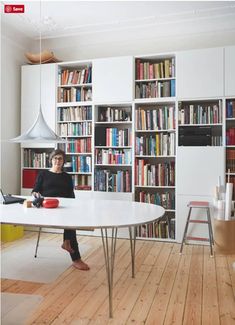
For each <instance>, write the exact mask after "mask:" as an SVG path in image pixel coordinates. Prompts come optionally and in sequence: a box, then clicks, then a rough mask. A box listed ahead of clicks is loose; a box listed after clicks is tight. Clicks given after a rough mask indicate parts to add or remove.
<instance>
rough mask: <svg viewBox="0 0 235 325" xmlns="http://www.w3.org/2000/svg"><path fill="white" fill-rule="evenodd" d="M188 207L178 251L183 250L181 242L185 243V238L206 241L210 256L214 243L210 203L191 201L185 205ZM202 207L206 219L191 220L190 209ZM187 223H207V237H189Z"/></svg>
mask: <svg viewBox="0 0 235 325" xmlns="http://www.w3.org/2000/svg"><path fill="white" fill-rule="evenodd" d="M187 206H188V207H189V213H188V218H187V221H186V225H185V229H184V235H183V240H182V243H181V247H180V253H182V251H183V244H184V243H186V240H198V241H208V242H210V250H211V256H213V248H212V245H213V244H214V238H213V232H212V225H211V216H210V204H209V202H207V201H191V202H189V204H188V205H187ZM195 208H196V209H204V210H205V211H206V215H207V220H197V219H196V220H195V219H194V220H193V219H190V216H191V212H192V209H195ZM189 223H204V224H208V232H209V238H201V237H191V236H187V231H188V226H189Z"/></svg>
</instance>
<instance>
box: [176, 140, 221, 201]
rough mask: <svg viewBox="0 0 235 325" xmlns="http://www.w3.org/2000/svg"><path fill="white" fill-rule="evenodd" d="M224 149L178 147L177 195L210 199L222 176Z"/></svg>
mask: <svg viewBox="0 0 235 325" xmlns="http://www.w3.org/2000/svg"><path fill="white" fill-rule="evenodd" d="M224 161H225V159H224V147H222V146H221V147H209V146H207V147H183V146H181V147H178V148H177V168H176V175H177V183H176V187H177V193H178V194H181V195H191V196H194V195H201V196H205V197H212V196H213V195H214V188H215V186H216V185H217V183H218V177H219V176H220V177H221V179H223V175H224Z"/></svg>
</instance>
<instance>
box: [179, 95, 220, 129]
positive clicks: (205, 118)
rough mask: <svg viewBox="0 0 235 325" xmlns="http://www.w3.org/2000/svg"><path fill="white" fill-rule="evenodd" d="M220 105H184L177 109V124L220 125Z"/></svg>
mask: <svg viewBox="0 0 235 325" xmlns="http://www.w3.org/2000/svg"><path fill="white" fill-rule="evenodd" d="M222 120H223V113H222V105H221V102H220V101H219V105H218V104H214V105H206V104H205V105H194V104H190V105H184V106H183V107H181V108H180V109H179V113H178V121H179V124H181V125H182V124H216V123H222Z"/></svg>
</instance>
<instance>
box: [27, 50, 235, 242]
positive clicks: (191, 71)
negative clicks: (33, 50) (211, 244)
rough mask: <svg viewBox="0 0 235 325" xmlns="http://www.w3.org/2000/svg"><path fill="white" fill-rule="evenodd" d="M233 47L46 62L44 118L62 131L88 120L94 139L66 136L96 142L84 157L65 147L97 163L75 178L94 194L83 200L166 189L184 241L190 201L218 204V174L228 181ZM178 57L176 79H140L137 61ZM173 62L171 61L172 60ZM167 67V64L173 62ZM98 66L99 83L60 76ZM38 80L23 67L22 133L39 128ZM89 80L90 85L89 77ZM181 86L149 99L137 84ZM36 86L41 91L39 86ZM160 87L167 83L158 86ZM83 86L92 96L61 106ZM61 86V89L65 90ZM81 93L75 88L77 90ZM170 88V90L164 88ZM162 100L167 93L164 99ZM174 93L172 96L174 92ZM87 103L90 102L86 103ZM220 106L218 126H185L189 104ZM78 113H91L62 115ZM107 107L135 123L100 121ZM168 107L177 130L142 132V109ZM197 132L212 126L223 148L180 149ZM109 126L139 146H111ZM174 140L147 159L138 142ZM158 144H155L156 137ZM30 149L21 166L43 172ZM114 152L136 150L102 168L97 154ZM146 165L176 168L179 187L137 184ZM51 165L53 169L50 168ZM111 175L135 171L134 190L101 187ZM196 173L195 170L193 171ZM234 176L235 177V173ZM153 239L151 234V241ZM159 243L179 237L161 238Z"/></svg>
mask: <svg viewBox="0 0 235 325" xmlns="http://www.w3.org/2000/svg"><path fill="white" fill-rule="evenodd" d="M234 48H235V47H234V46H231V47H226V48H214V49H213V48H211V49H201V50H190V51H181V52H176V53H165V54H156V55H155V54H153V55H140V56H136V57H132V56H128V57H116V58H102V59H95V60H83V61H74V62H62V63H58V64H48V65H43V66H42V68H43V76H42V78H43V80H45V83H43V85H42V88H43V89H42V93H43V96H42V97H43V107H42V108H43V113H44V115H45V117H46V120H47V122H48V123H49V125H50V127H51V128H52V129H54V130H56V131H57V130H58V129H59V128H61V127H63V125H65V126H64V127H65V128H66V127H68V128H69V127H71V125H74V124H75V123H77V125H79V124H80V125H81V124H84V125H85V124H88V123H89V127H90V130H89V134H88V133H86V132H83V133H82V134H70V133H65V134H64V135H63V136H64V138H66V139H67V140H69V142H70V143H71V142H72V141H74V142H75V141H90V151H89V152H87V151H82V150H80V151H79V152H78V151H76V150H74V151H71V150H70V149H68V148H65V151H66V154H67V160H68V161H71V159H72V157H75V158H74V159H77V160H78V159H83V158H84V157H88V159H90V161H91V165H90V166H91V167H90V170H89V171H88V172H87V171H86V172H81V171H76V170H74V171H71V170H68V172H69V173H71V175H72V176H73V177H77V178H78V180H79V179H82V182H84V183H89V186H90V188H91V190H82V191H78V190H75V193H76V196H77V197H79V198H82V199H86V198H87V199H89V198H92V197H96V198H100V199H119V200H139V198H138V195H139V193H140V192H141V191H142V192H144V191H145V192H146V193H149V195H154V194H156V193H158V194H159V195H162V194H164V193H166V192H168V193H172V195H174V201H175V202H174V208H172V207H170V208H169V207H167V208H166V213H167V215H169V216H170V217H171V219H173V218H174V217H175V237H176V238H175V240H176V241H180V240H181V237H182V232H183V228H184V222H185V220H184V218H185V217H186V216H185V213H186V215H187V208H185V204H186V203H187V201H189V200H191V199H196V198H200V199H204V200H209V201H211V202H212V197H213V187H214V186H215V185H216V184H217V180H218V176H221V177H222V178H223V176H224V178H225V175H226V173H227V171H226V164H225V151H226V149H227V150H228V149H231V150H232V149H234V148H235V144H234V145H233V144H226V141H225V136H226V128H227V127H229V126H230V125H232V127H234V121H235V117H228V118H226V115H225V108H226V104H227V102H228V101H229V100H231V99H234V98H235V89H234V85H235V82H234V75H235V73H234V59H233V58H234ZM172 58H174V60H173V61H174V62H173V63H174V71H175V72H174V75H172V76H163V77H162V76H160V77H155V76H154V77H150V76H145V77H141V78H139V76H137V75H136V72H135V70H136V64H135V63H136V61H137V60H140V61H141V62H143V63H149V64H159V63H161V62H162V63H163V66H164V64H165V63H164V62H165V60H171V59H172ZM168 63H169V62H168ZM168 63H167V64H166V65H168ZM89 67H92V80H91V82H87V83H83V82H76V83H74V84H73V83H69V84H66V83H65V82H59V81H58V75H60V74H61V71H63V70H66V69H67V70H69V71H73V70H79V69H80V70H82V69H86V68H89ZM37 77H39V66H24V67H22V102H21V106H22V123H21V127H22V132H23V131H25V130H26V129H27V128H28V127H29V126H31V124H32V120H34V118H35V117H36V114H37V111H38V104H39V95H38V94H37V92H38V85H37V81H36V79H37ZM88 81H89V80H88ZM164 83H168V85H169V83H170V84H172V85H173V84H175V89H174V92H172V93H171V94H170V95H172V96H165V95H167V92H165V93H164V96H155V97H152V96H148V97H147V98H136V96H135V93H136V86H137V85H138V86H140V85H148V84H155V85H158V84H160V85H161V84H164ZM35 85H36V86H35ZM158 87H160V86H158ZM72 88H73V89H80V90H84V91H87V90H88V89H89V90H90V91H91V95H90V94H89V96H88V97H84V98H81V100H78V101H77V100H73V99H72V98H68V100H66V101H61V98H60V100H59V101H58V100H57V96H58V93H60V94H61V93H63V92H65V93H66V91H70V90H71V89H72ZM61 89H62V90H61ZM73 91H75V90H73ZM165 91H166V89H165ZM162 95H163V94H162ZM168 95H169V94H168ZM84 99H85V100H84ZM210 102H217V103H219V102H221V106H222V111H223V118H222V121H221V122H218V123H213V122H211V121H210V122H209V123H204V122H203V123H196V124H195V123H184V124H183V125H182V124H180V123H179V115H180V114H179V111H180V109H181V107H182V104H185V103H186V104H187V103H194V104H197V103H204V104H207V103H210ZM77 107H78V108H79V109H80V110H81V111H82V110H85V109H86V107H90V109H91V117H90V118H89V119H88V118H84V117H83V118H74V117H69V118H66V119H63V120H61V119H60V118H59V117H58V112H59V110H63V109H64V110H66V109H68V110H69V109H70V110H71V111H73V110H75V109H76V108H77ZM102 107H103V108H104V110H105V109H107V108H108V107H110V109H112V108H114V109H115V108H116V110H117V111H118V110H120V109H121V108H122V107H124V108H125V109H127V108H128V109H129V110H130V112H131V114H130V115H131V118H130V119H129V120H119V119H115V120H112V119H109V120H105V119H103V120H100V119H99V115H98V114H99V110H100V108H102ZM163 107H168V108H169V107H173V108H174V119H175V123H174V126H173V127H172V126H169V125H168V126H167V127H164V125H163V126H161V127H157V128H156V127H154V128H151V127H150V128H149V129H148V127H146V128H143V127H139V126H138V127H137V125H136V112H137V111H138V110H141V109H142V110H143V111H148V110H150V111H153V110H156V111H159V110H160V109H161V108H163ZM195 127H198V128H200V127H209V128H211V129H212V130H213V132H214V133H215V134H219V135H221V136H222V142H221V145H219V146H206V147H203V146H195V147H191V146H180V145H179V134H180V129H182V128H191V129H193V128H195ZM107 129H117V130H125V129H129V130H132V136H131V139H132V143H129V144H118V145H114V144H113V143H109V144H107V143H106V136H105V137H104V135H106V134H105V132H106V130H107ZM96 134H99V135H101V138H102V136H103V139H104V138H105V140H104V141H103V142H102V141H101V142H99V141H96V140H97V139H96ZM163 136H168V137H170V136H174V137H175V138H174V142H175V144H174V145H175V151H174V153H173V152H167V154H166V153H165V152H158V154H157V153H156V154H153V153H149V152H142V153H141V154H140V153H139V152H137V151H136V145H135V142H136V139H137V138H140V137H143V138H144V139H146V138H147V139H150V137H152V138H151V139H156V138H157V137H159V139H160V137H163ZM151 141H152V140H151ZM25 149H32V150H35V151H37V150H38V149H40V150H42V151H46V152H47V151H51V150H53V149H54V144H49V145H46V146H45V144H41V145H38V144H33V143H32V144H30V145H27V147H26V148H25ZM23 150H24V149H23V148H22V149H21V153H22V160H21V161H22V168H21V174H22V173H23V170H28V171H39V170H40V169H41V168H40V167H35V166H34V167H33V166H25V165H24V163H23V154H24V151H23ZM97 150H99V151H100V152H102V150H103V152H106V151H107V152H109V154H111V155H112V154H114V153H115V152H116V153H117V152H118V151H119V153H120V152H122V151H130V153H131V154H130V157H131V161H130V162H128V163H122V164H120V163H116V162H115V163H114V162H112V163H107V162H105V163H104V162H101V163H97V161H96V153H97ZM140 160H143V162H144V163H146V164H149V165H153V166H156V165H158V164H167V163H168V164H170V163H172V162H174V164H175V182H174V184H173V185H172V184H162V185H161V186H159V184H158V185H157V184H156V185H150V184H148V183H146V184H148V185H146V184H145V183H141V184H138V182H137V181H136V173H135V164H136V163H137V162H138V161H140ZM46 168H47V167H46ZM100 170H106V171H111V172H112V173H117V171H126V170H127V171H128V172H129V173H130V187H131V189H130V192H109V191H106V190H105V191H101V190H99V189H95V174H96V172H97V171H100ZM192 170H193V172H192ZM234 174H235V171H234V172H232V173H231V176H233V175H234ZM30 192H31V189H30V188H23V186H22V189H21V193H22V195H26V194H29V193H30ZM144 239H146V237H144ZM159 240H163V241H165V240H169V241H171V240H174V239H170V238H168V239H165V238H160V239H159Z"/></svg>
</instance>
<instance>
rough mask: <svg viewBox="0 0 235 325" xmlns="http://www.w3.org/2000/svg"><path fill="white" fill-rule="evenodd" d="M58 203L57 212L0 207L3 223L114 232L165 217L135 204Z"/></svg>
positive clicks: (159, 209) (155, 208)
mask: <svg viewBox="0 0 235 325" xmlns="http://www.w3.org/2000/svg"><path fill="white" fill-rule="evenodd" d="M59 201H60V203H59V207H58V208H56V209H46V208H35V207H32V208H26V207H24V206H23V205H22V204H19V203H15V204H9V205H3V204H0V221H1V223H8V224H18V225H30V226H41V227H43V226H44V227H53V228H79V227H88V228H111V227H128V226H135V225H139V224H144V223H149V222H152V221H154V220H156V219H158V218H160V217H161V216H163V214H164V213H165V210H164V209H163V208H162V207H160V206H158V205H154V204H148V203H140V202H132V201H117V200H97V199H91V200H84V199H83V200H79V199H65V198H59Z"/></svg>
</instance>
